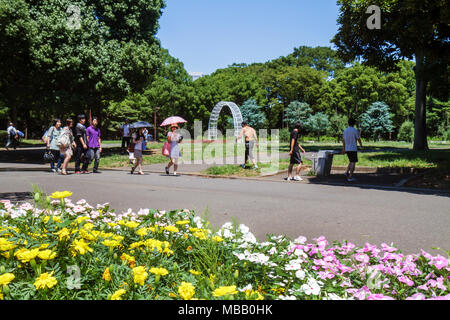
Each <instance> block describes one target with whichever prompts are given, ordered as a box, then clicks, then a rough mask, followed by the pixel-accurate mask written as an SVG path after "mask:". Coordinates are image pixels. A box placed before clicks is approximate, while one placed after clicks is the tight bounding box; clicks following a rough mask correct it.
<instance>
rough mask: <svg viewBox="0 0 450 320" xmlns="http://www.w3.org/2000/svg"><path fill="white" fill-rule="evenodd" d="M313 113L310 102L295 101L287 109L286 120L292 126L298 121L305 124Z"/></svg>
mask: <svg viewBox="0 0 450 320" xmlns="http://www.w3.org/2000/svg"><path fill="white" fill-rule="evenodd" d="M312 113H313V110H312V109H311V108H310V107H309V104H307V103H305V102H299V101H293V102H291V103H290V104H289V105H288V107H287V108H286V110H285V120H286V122H287V123H289V125H291V126H293V125H295V124H296V123H297V122H300V123H301V124H302V125H305V124H306V122H307V121H308V119H309V118H310V117H311V115H312Z"/></svg>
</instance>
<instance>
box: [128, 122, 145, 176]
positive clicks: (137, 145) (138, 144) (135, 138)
mask: <svg viewBox="0 0 450 320" xmlns="http://www.w3.org/2000/svg"><path fill="white" fill-rule="evenodd" d="M143 131H144V128H140V129H139V130H138V131H137V132H136V133H133V135H132V142H133V143H134V158H135V159H136V162H135V164H134V166H133V168H131V174H134V171H135V170H136V168H137V169H138V173H139V174H140V175H143V174H144V172H143V171H142V161H143V158H142V142H143V141H144V134H143Z"/></svg>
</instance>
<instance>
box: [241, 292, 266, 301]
mask: <svg viewBox="0 0 450 320" xmlns="http://www.w3.org/2000/svg"><path fill="white" fill-rule="evenodd" d="M245 296H246V297H247V299H249V300H264V297H263V296H262V295H261V294H260V293H259V292H258V291H255V290H246V291H245Z"/></svg>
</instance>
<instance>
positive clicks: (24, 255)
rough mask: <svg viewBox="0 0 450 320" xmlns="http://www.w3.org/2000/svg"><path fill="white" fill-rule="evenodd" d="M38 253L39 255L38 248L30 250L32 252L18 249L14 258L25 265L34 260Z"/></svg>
mask: <svg viewBox="0 0 450 320" xmlns="http://www.w3.org/2000/svg"><path fill="white" fill-rule="evenodd" d="M38 253H39V248H36V249H32V250H28V249H20V250H18V251H17V252H16V253H15V256H16V257H17V259H19V260H20V262H22V263H25V262H30V261H31V260H33V259H34V258H36V256H37V255H38Z"/></svg>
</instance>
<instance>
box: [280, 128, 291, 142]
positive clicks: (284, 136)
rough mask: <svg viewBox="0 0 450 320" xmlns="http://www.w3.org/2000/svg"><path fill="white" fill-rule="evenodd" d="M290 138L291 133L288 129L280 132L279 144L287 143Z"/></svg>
mask: <svg viewBox="0 0 450 320" xmlns="http://www.w3.org/2000/svg"><path fill="white" fill-rule="evenodd" d="M290 138H291V132H290V131H289V129H288V128H284V129H281V130H280V142H281V143H289V139H290Z"/></svg>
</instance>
